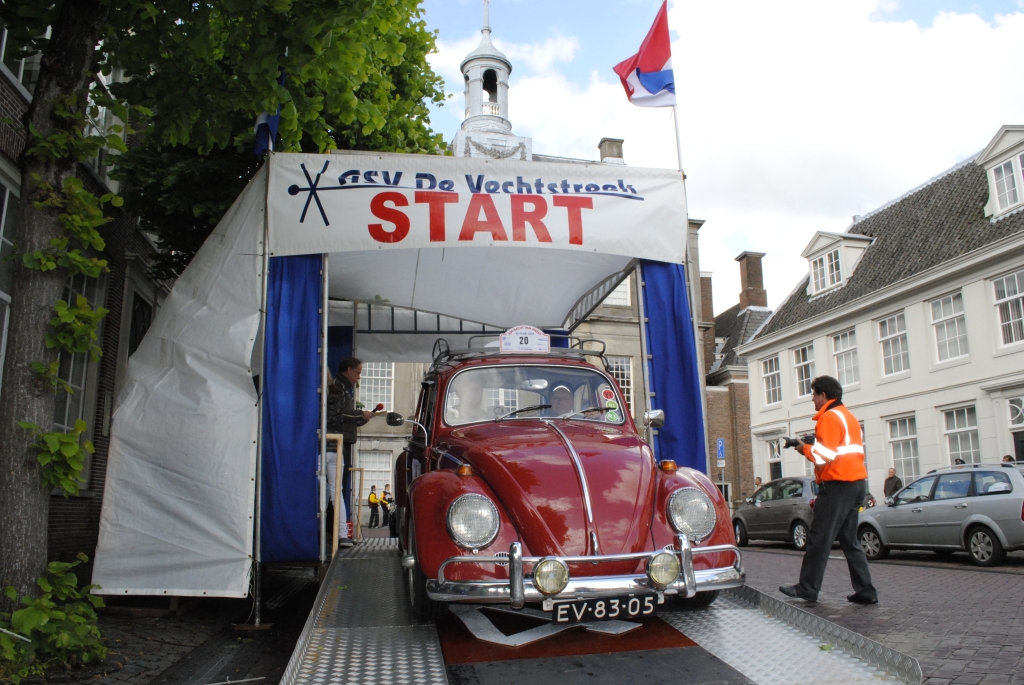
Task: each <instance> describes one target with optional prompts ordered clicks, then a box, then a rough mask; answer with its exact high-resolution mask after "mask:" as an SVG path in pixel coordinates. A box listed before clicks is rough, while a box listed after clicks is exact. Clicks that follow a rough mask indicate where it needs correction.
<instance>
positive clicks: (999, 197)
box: [992, 159, 1018, 209]
mask: <svg viewBox="0 0 1024 685" xmlns="http://www.w3.org/2000/svg"><path fill="white" fill-rule="evenodd" d="M992 175H993V177H994V179H995V182H996V202H997V203H998V205H999V209H1006V208H1007V207H1012V206H1013V205H1015V204H1017V199H1018V195H1017V180H1016V178H1014V174H1013V160H1009V159H1008V160H1006V161H1005V162H1003V163H1002V164H1000V165H999V166H997V167H996V168H995V169H993V170H992Z"/></svg>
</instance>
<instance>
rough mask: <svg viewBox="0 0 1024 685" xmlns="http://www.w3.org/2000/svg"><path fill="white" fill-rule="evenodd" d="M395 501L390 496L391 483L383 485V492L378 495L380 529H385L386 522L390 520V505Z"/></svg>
mask: <svg viewBox="0 0 1024 685" xmlns="http://www.w3.org/2000/svg"><path fill="white" fill-rule="evenodd" d="M394 501H395V498H394V496H393V495H392V494H391V483H385V484H384V492H382V493H381V495H380V508H381V509H382V511H381V515H380V527H381V528H387V527H388V522H389V521H390V520H391V504H392V503H393V502H394Z"/></svg>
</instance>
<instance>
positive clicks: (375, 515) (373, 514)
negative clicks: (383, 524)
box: [368, 485, 380, 528]
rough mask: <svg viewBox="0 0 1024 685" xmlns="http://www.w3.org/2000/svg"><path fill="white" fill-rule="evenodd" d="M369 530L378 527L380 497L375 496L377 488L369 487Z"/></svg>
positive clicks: (374, 486)
mask: <svg viewBox="0 0 1024 685" xmlns="http://www.w3.org/2000/svg"><path fill="white" fill-rule="evenodd" d="M368 499H369V503H370V528H377V527H378V526H380V497H378V496H377V486H376V485H371V486H370V496H369V498H368Z"/></svg>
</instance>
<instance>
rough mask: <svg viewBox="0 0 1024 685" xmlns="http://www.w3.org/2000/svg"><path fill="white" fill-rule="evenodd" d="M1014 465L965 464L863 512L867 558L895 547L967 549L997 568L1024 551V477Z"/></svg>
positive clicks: (939, 550)
mask: <svg viewBox="0 0 1024 685" xmlns="http://www.w3.org/2000/svg"><path fill="white" fill-rule="evenodd" d="M1016 466H1017V465H1016V464H1009V463H1008V464H961V465H957V466H950V467H946V468H943V469H938V470H936V471H933V472H931V473H929V474H927V475H925V476H922V477H921V478H918V479H917V480H915V481H914V482H913V483H910V484H909V485H907V486H906V487H905V488H903V489H902V490H900V491H898V492H897V493H896V494H895V495H894V496H892V497H889V498H887V499H886V501H885V503H886V506H884V507H875V508H873V509H865V510H864V511H862V512H861V513H860V522H859V526H858V537H859V539H860V544H861V547H863V548H864V554H866V555H867V557H868V559H871V560H875V559H884V558H885V557H886V556H888V555H889V550H891V549H921V550H932V551H934V552H936V553H937V554H953V553H954V552H958V551H966V552H967V553H968V554H969V555H970V557H971V561H973V562H974V563H975V564H977V565H979V566H996V565H997V564H999V563H1001V562H1002V561H1003V559H1004V558H1005V556H1006V552H1007V551H1009V550H1016V549H1024V476H1022V474H1021V472H1020V470H1019V469H1018V468H1016Z"/></svg>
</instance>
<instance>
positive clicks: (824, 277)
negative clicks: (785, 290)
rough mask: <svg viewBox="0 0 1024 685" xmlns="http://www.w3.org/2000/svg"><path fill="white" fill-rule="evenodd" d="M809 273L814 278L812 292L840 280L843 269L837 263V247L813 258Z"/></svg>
mask: <svg viewBox="0 0 1024 685" xmlns="http://www.w3.org/2000/svg"><path fill="white" fill-rule="evenodd" d="M811 275H812V277H813V279H814V292H818V291H819V290H824V289H825V288H829V287H831V286H833V285H835V284H837V283H839V282H840V281H842V280H843V271H842V268H841V267H840V265H839V248H836V249H834V250H832V251H831V252H829V253H828V254H823V255H822V256H820V257H818V258H817V259H815V260H813V261H812V262H811Z"/></svg>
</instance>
